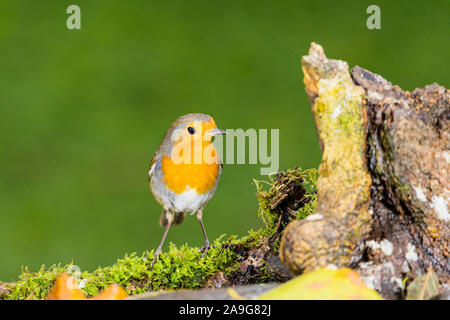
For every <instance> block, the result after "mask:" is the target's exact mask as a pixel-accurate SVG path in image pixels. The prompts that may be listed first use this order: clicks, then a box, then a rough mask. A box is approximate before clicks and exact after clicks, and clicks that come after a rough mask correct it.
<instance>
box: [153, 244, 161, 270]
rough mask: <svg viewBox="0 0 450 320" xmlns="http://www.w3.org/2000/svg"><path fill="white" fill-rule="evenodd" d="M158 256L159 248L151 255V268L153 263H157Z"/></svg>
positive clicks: (159, 253)
mask: <svg viewBox="0 0 450 320" xmlns="http://www.w3.org/2000/svg"><path fill="white" fill-rule="evenodd" d="M160 255H161V248H158V249H156V251H155V253H154V254H153V261H152V267H153V265H154V264H155V262H156V261H158V258H159V256H160Z"/></svg>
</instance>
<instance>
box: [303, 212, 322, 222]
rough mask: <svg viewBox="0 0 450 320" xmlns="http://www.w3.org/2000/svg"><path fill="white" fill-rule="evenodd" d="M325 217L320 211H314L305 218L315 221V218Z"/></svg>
mask: <svg viewBox="0 0 450 320" xmlns="http://www.w3.org/2000/svg"><path fill="white" fill-rule="evenodd" d="M321 219H323V215H321V214H320V213H314V214H312V215H310V216H308V217H307V218H305V220H308V221H315V220H321Z"/></svg>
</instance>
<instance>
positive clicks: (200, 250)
mask: <svg viewBox="0 0 450 320" xmlns="http://www.w3.org/2000/svg"><path fill="white" fill-rule="evenodd" d="M211 247H213V248H216V249H217V247H216V246H215V245H211V244H210V243H209V241H208V240H206V241H205V244H204V245H203V247H201V248H200V249H198V252H201V253H202V255H201V256H200V258H199V259H198V260H200V259H201V258H203V257H204V256H205V254H206V252H208V250H209V249H211Z"/></svg>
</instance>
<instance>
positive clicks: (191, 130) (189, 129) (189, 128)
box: [187, 127, 195, 134]
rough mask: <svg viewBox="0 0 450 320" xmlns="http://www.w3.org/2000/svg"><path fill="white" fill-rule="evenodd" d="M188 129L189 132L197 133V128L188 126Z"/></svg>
mask: <svg viewBox="0 0 450 320" xmlns="http://www.w3.org/2000/svg"><path fill="white" fill-rule="evenodd" d="M187 131H188V132H189V134H194V133H195V129H194V128H192V127H188V128H187Z"/></svg>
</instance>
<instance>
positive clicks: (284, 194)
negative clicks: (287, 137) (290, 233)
mask: <svg viewBox="0 0 450 320" xmlns="http://www.w3.org/2000/svg"><path fill="white" fill-rule="evenodd" d="M254 182H255V185H256V190H257V193H256V195H257V197H258V201H259V208H258V216H259V217H260V218H261V220H262V221H263V222H264V224H265V226H266V230H267V231H268V232H269V233H271V234H273V233H274V232H275V229H276V227H277V224H278V221H279V219H280V215H282V214H283V213H285V212H283V208H281V207H280V206H278V204H280V203H281V202H283V201H284V202H286V201H289V200H290V199H289V196H291V195H292V194H290V193H292V191H293V190H292V189H293V188H295V185H301V186H303V188H304V191H305V194H304V197H305V201H304V202H303V203H302V205H301V207H300V208H299V209H297V210H296V211H295V212H293V213H292V212H291V213H290V214H289V217H288V220H289V221H290V220H299V219H303V218H306V217H307V216H309V215H310V214H312V213H313V212H314V210H315V208H316V204H317V194H316V192H317V170H316V169H308V170H302V169H301V168H294V169H288V170H284V171H282V172H280V173H277V174H276V175H271V176H269V181H265V180H254ZM294 192H295V190H294ZM294 196H295V198H298V195H294ZM294 200H298V199H294Z"/></svg>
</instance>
